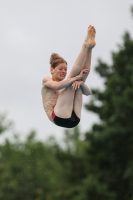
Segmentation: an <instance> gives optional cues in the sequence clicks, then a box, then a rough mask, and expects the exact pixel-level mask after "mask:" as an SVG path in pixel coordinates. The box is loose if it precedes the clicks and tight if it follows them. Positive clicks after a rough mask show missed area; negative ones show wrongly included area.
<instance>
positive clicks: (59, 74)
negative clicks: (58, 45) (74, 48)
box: [50, 63, 67, 81]
mask: <svg viewBox="0 0 133 200" xmlns="http://www.w3.org/2000/svg"><path fill="white" fill-rule="evenodd" d="M50 71H51V74H52V79H53V80H54V81H62V80H64V79H65V77H66V74H67V64H66V63H61V64H59V65H58V66H57V67H55V69H53V68H52V67H51V70H50Z"/></svg>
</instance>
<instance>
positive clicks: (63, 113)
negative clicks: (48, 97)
mask: <svg viewBox="0 0 133 200" xmlns="http://www.w3.org/2000/svg"><path fill="white" fill-rule="evenodd" d="M74 95H75V90H73V89H72V88H71V86H68V87H67V88H65V89H64V90H63V91H62V92H61V93H60V95H59V97H58V99H57V102H56V105H55V107H54V113H55V115H56V116H58V117H60V118H70V117H71V114H72V110H73V101H74Z"/></svg>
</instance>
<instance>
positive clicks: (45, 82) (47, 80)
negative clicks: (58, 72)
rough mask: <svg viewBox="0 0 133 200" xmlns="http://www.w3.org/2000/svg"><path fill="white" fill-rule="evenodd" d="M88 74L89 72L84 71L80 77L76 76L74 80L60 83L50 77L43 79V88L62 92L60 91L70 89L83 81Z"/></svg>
mask: <svg viewBox="0 0 133 200" xmlns="http://www.w3.org/2000/svg"><path fill="white" fill-rule="evenodd" d="M86 73H88V70H87V69H83V70H82V71H81V73H80V74H79V75H78V76H75V77H73V78H69V79H67V80H63V81H59V82H57V81H53V80H52V79H51V78H50V77H45V78H44V79H43V86H46V87H49V88H51V89H53V90H60V89H63V88H66V87H68V86H69V85H71V84H72V83H73V82H74V81H77V80H81V79H83V77H84V76H85V74H86Z"/></svg>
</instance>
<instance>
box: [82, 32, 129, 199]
mask: <svg viewBox="0 0 133 200" xmlns="http://www.w3.org/2000/svg"><path fill="white" fill-rule="evenodd" d="M96 72H97V73H98V74H99V75H100V76H101V77H102V78H103V79H104V89H103V90H100V89H99V88H98V89H94V90H92V92H93V95H92V99H91V102H90V103H88V104H86V106H85V107H86V109H87V110H89V112H90V111H92V112H94V113H96V114H97V115H98V116H99V119H100V122H99V123H97V124H94V125H93V127H92V129H91V130H90V131H89V132H87V133H86V141H88V147H87V148H86V156H87V163H88V164H87V165H88V176H87V177H86V178H85V179H84V181H83V184H82V187H81V190H80V192H81V193H80V194H81V195H80V197H79V199H82V200H86V199H93V200H97V199H99V200H100V199H101V200H104V199H110V200H120V199H121V200H127V199H128V200H133V190H132V188H133V39H132V38H131V36H130V34H129V33H128V32H126V33H125V34H124V36H123V40H122V44H121V45H119V46H118V50H117V51H116V52H113V53H112V63H111V64H110V65H109V64H107V63H105V62H103V61H102V60H101V59H99V60H98V64H97V66H96ZM87 165H86V166H87Z"/></svg>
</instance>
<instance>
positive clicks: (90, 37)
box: [84, 25, 96, 49]
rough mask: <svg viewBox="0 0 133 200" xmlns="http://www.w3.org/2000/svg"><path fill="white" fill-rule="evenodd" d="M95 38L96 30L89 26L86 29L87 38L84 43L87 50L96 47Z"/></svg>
mask: <svg viewBox="0 0 133 200" xmlns="http://www.w3.org/2000/svg"><path fill="white" fill-rule="evenodd" d="M95 36H96V30H95V28H94V26H91V25H90V26H89V27H88V31H87V36H86V39H85V42H84V45H85V46H86V47H87V48H89V49H92V48H93V47H94V46H95V45H96V41H95Z"/></svg>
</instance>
